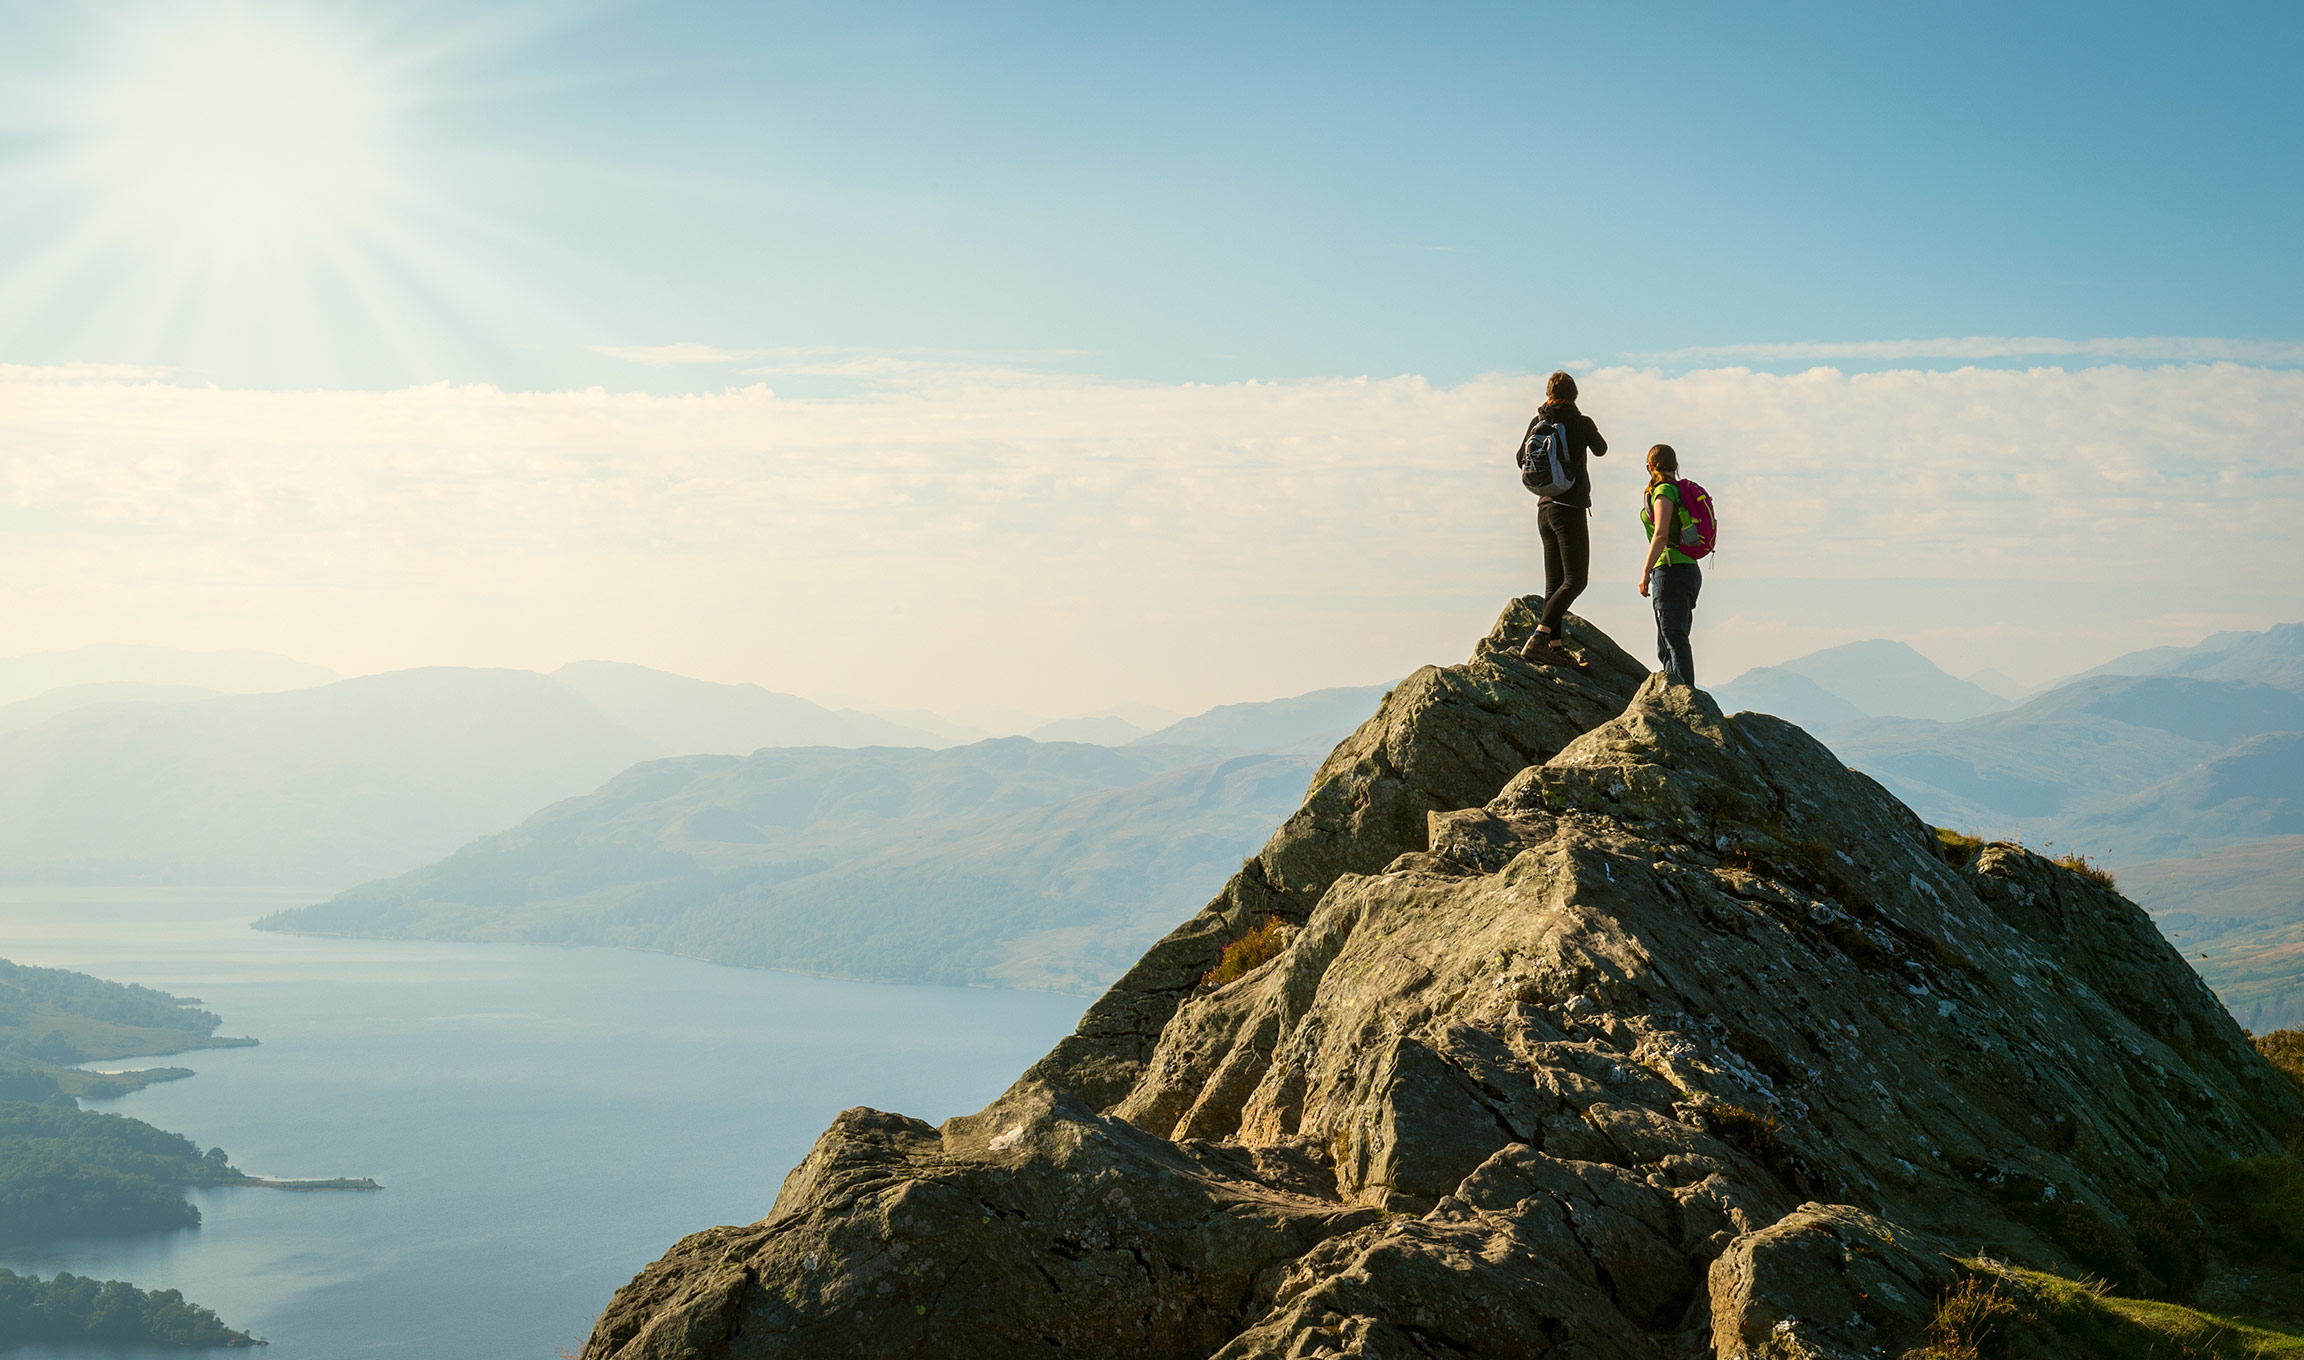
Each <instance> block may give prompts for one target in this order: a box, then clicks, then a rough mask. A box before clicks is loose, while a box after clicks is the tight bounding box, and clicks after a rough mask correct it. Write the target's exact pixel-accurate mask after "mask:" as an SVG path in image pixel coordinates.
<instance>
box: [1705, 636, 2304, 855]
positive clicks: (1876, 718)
mask: <svg viewBox="0 0 2304 1360" xmlns="http://www.w3.org/2000/svg"><path fill="white" fill-rule="evenodd" d="M1714 697H1715V698H1717V699H1718V700H1719V701H1720V704H1721V707H1722V708H1724V709H1727V710H1729V711H1735V710H1737V709H1745V708H1749V709H1755V710H1758V711H1761V712H1767V713H1774V714H1776V715H1777V716H1779V717H1784V718H1789V719H1791V720H1792V721H1794V722H1798V723H1800V724H1801V725H1802V726H1804V727H1807V728H1809V729H1810V730H1812V731H1814V732H1816V733H1817V734H1818V735H1820V736H1822V737H1823V738H1824V739H1825V740H1826V741H1827V742H1828V743H1829V744H1830V745H1831V746H1832V748H1833V749H1834V750H1835V751H1837V752H1838V753H1839V754H1840V755H1841V757H1842V758H1843V759H1845V760H1847V761H1848V763H1849V764H1851V765H1853V766H1855V767H1856V768H1857V769H1860V770H1862V771H1864V772H1865V773H1867V774H1869V775H1871V776H1873V777H1874V778H1876V779H1878V780H1880V781H1881V782H1882V783H1883V784H1886V785H1887V786H1888V787H1889V788H1890V789H1891V790H1893V791H1894V792H1895V793H1896V795H1897V796H1898V797H1900V798H1902V799H1904V800H1905V801H1906V802H1907V803H1909V804H1911V806H1912V808H1913V810H1914V811H1916V812H1918V813H1920V814H1921V815H1922V816H1923V817H1927V818H1929V819H1930V820H1932V821H1935V822H1937V823H1939V824H1942V825H1946V826H1951V827H1955V828H1958V829H1961V830H1964V831H1971V832H1979V833H1982V834H1986V835H1990V836H2005V837H2008V838H2011V839H2023V840H2026V841H2029V842H2031V843H2034V844H2043V843H2050V842H2053V843H2054V845H2055V846H2056V847H2057V848H2059V849H2073V850H2079V851H2082V852H2085V853H2087V854H2090V855H2093V856H2096V857H2098V858H2101V859H2103V860H2104V861H2106V862H2107V863H2110V864H2114V865H2119V864H2125V863H2132V862H2135V861H2139V860H2146V859H2154V858H2158V857H2163V856H2171V855H2187V854H2198V853H2201V852H2203V851H2209V850H2214V849H2218V848H2220V847H2224V846H2229V845H2236V844H2239V843H2241V842H2243V841H2247V840H2251V839H2255V838H2259V837H2264V836H2277V835H2285V834H2289V833H2293V832H2304V764H2300V763H2299V761H2298V760H2297V756H2299V755H2300V754H2304V736H2299V735H2298V734H2300V733H2304V625H2299V624H2287V625H2283V626H2281V627H2278V628H2273V629H2270V630H2268V631H2266V632H2262V633H2219V634H2217V635H2216V636H2214V637H2211V638H2209V639H2207V640H2206V641H2204V642H2202V643H2201V644H2200V645H2199V646H2197V647H2157V648H2152V649H2150V650H2147V651H2141V652H2135V653H2131V654H2130V655H2128V656H2124V657H2120V658H2117V659H2115V660H2113V661H2110V662H2107V663H2105V664H2104V665H2102V666H2098V667H2095V668H2094V669H2092V670H2090V671H2087V672H2085V673H2084V674H2083V675H2081V676H2078V677H2075V678H2073V679H2071V680H2067V681H2063V682H2060V683H2058V684H2057V685H2056V686H2054V687H2053V688H2051V689H2049V690H2047V691H2046V692H2045V693H2041V694H2038V695H2036V696H2034V697H2032V698H2029V699H2027V700H2025V701H2023V702H2022V703H2020V704H2015V705H2010V704H2007V703H2005V702H2003V701H2001V700H1999V699H1998V698H1997V697H1995V696H1993V695H1992V694H1990V693H1989V692H1988V691H1986V690H1985V689H1984V688H1983V687H1982V686H1980V685H1977V684H1974V683H1971V682H1967V681H1961V680H1956V679H1954V678H1953V677H1952V676H1951V675H1949V674H1947V673H1945V672H1944V671H1943V670H1941V669H1940V668H1938V667H1936V666H1935V665H1934V664H1933V663H1931V662H1929V661H1928V660H1927V658H1925V657H1923V656H1921V655H1920V654H1919V653H1918V652H1915V651H1913V650H1912V649H1911V648H1909V647H1906V646H1904V645H1903V644H1901V643H1895V642H1886V641H1878V642H1866V643H1854V644H1851V645H1849V646H1846V647H1835V648H1832V649H1829V650H1827V651H1823V652H1818V653H1816V654H1814V655H1813V656H1808V657H1802V658H1799V659H1798V660H1795V661H1789V662H1786V663H1784V664H1782V665H1780V666H1772V667H1764V668H1762V669H1759V670H1753V671H1747V672H1745V673H1744V674H1743V675H1741V676H1738V677H1737V678H1736V679H1735V680H1733V681H1731V682H1729V683H1728V684H1726V685H1723V686H1721V687H1720V688H1719V689H1718V690H1717V691H1715V693H1714Z"/></svg>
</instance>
